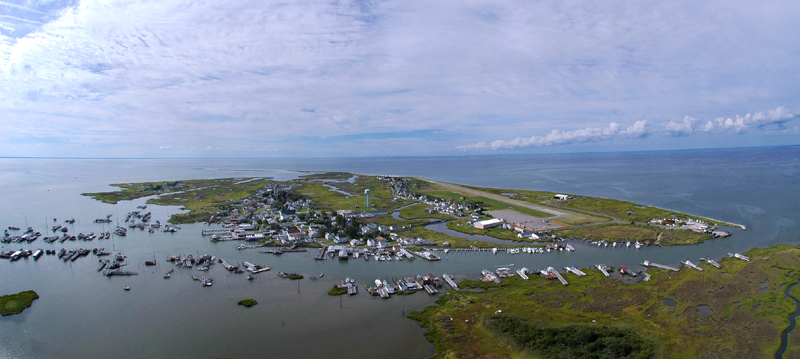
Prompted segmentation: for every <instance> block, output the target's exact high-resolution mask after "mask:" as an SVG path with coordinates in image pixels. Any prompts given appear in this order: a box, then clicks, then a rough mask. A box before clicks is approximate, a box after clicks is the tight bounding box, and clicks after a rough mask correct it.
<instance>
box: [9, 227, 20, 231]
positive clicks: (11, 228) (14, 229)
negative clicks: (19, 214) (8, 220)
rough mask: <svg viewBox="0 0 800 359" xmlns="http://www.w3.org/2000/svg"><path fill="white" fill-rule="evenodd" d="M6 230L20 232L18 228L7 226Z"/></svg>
mask: <svg viewBox="0 0 800 359" xmlns="http://www.w3.org/2000/svg"><path fill="white" fill-rule="evenodd" d="M8 229H10V230H12V231H18V230H20V228H19V227H15V226H8Z"/></svg>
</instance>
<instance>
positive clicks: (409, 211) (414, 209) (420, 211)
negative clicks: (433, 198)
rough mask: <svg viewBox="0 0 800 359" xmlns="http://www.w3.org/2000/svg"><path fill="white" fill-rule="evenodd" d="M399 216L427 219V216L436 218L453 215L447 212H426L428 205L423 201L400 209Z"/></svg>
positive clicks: (446, 217) (409, 218)
mask: <svg viewBox="0 0 800 359" xmlns="http://www.w3.org/2000/svg"><path fill="white" fill-rule="evenodd" d="M400 218H403V219H407V220H412V219H421V218H422V219H427V218H437V219H453V216H451V215H449V214H447V213H429V212H428V205H427V204H425V203H419V204H415V205H413V206H410V207H406V208H403V209H401V210H400Z"/></svg>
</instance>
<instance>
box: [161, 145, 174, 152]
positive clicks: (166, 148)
mask: <svg viewBox="0 0 800 359" xmlns="http://www.w3.org/2000/svg"><path fill="white" fill-rule="evenodd" d="M158 149H159V150H160V151H161V150H171V149H172V146H161V147H159V148H158Z"/></svg>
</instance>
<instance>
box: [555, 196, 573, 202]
mask: <svg viewBox="0 0 800 359" xmlns="http://www.w3.org/2000/svg"><path fill="white" fill-rule="evenodd" d="M553 198H555V199H557V200H559V201H566V200H568V199H572V197H570V196H569V195H566V194H557V195H555V196H553Z"/></svg>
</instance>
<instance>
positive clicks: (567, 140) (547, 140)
mask: <svg viewBox="0 0 800 359" xmlns="http://www.w3.org/2000/svg"><path fill="white" fill-rule="evenodd" d="M647 125H648V122H647V121H646V120H641V121H636V123H634V124H633V126H631V127H628V128H626V129H624V130H621V129H620V128H621V127H620V125H619V124H618V123H615V122H611V123H610V124H609V125H608V126H607V127H604V128H596V127H587V128H584V129H579V130H574V131H566V132H561V131H559V130H553V131H551V132H550V133H549V134H547V135H546V136H535V135H534V136H531V137H517V138H515V139H513V140H509V141H506V140H496V141H492V142H491V143H488V144H487V143H486V142H478V143H475V144H470V145H465V146H458V147H456V148H458V149H462V150H475V149H510V148H523V147H531V146H556V145H570V144H576V143H588V142H601V141H607V140H610V139H613V138H617V137H627V138H641V137H645V136H647V134H648V130H647Z"/></svg>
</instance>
